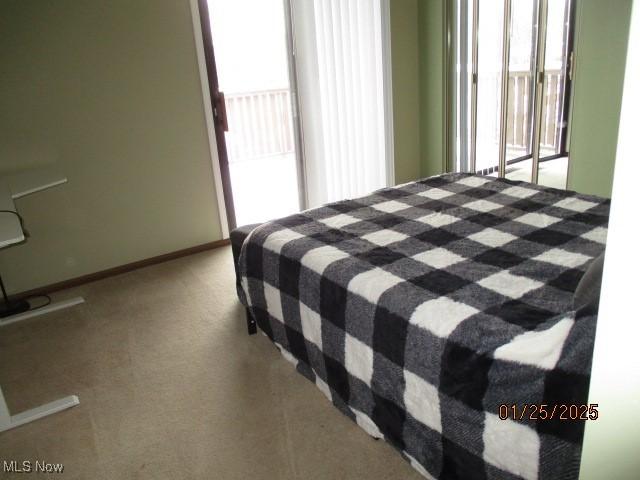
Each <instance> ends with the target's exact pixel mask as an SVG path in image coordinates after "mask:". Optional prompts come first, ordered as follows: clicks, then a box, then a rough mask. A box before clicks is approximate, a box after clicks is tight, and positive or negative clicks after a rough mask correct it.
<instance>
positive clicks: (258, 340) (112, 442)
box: [0, 247, 422, 480]
mask: <svg viewBox="0 0 640 480" xmlns="http://www.w3.org/2000/svg"><path fill="white" fill-rule="evenodd" d="M234 281H235V280H234V273H233V265H232V259H231V249H230V248H229V247H224V248H219V249H216V250H211V251H208V252H204V253H199V254H196V255H192V256H189V257H184V258H181V259H178V260H173V261H170V262H166V263H162V264H159V265H155V266H151V267H147V268H143V269H140V270H136V271H133V272H130V273H126V274H123V275H119V276H115V277H111V278H108V279H105V280H100V281H97V282H93V283H90V284H87V285H83V286H81V287H78V288H74V289H69V290H66V291H64V292H59V293H57V294H55V295H54V297H55V299H62V298H67V297H72V296H76V295H83V296H84V297H85V299H86V303H85V304H82V305H79V306H76V307H73V308H70V309H68V310H64V311H61V312H57V313H52V314H49V315H46V316H43V317H39V318H36V319H32V320H28V321H25V322H22V323H18V324H14V325H8V326H6V327H3V328H2V329H0V385H1V386H2V389H3V391H4V395H5V398H6V400H7V403H8V405H9V407H10V409H11V411H12V412H13V413H17V412H20V411H22V410H24V409H28V408H32V407H35V406H38V405H39V404H42V403H45V402H48V401H51V400H55V399H56V398H60V397H63V396H66V395H71V394H76V395H78V396H79V397H80V405H79V406H77V407H74V408H72V409H70V410H66V411H64V412H61V413H58V414H56V415H53V416H51V417H47V418H44V419H42V420H38V421H36V422H34V423H31V424H28V425H24V426H22V427H19V428H16V429H14V430H9V431H7V432H3V433H0V478H10V476H11V475H14V474H10V473H7V472H3V462H4V461H11V460H16V461H18V462H19V463H21V462H22V461H31V462H35V461H36V460H40V461H45V462H48V463H61V464H63V465H64V473H63V474H62V475H55V477H56V478H68V479H110V480H112V479H154V480H162V479H172V480H174V479H200V478H202V479H218V478H219V479H249V478H252V479H360V478H362V479H365V478H366V479H372V480H373V479H419V478H422V477H421V476H420V475H419V474H418V473H417V472H415V471H414V470H413V469H412V468H411V467H410V466H409V464H408V463H406V462H405V461H404V460H403V459H402V458H401V456H400V455H399V454H398V453H397V452H396V451H395V450H393V449H392V448H391V447H390V446H389V445H387V444H386V443H385V442H383V441H375V440H373V439H372V438H371V437H369V436H368V435H367V434H366V433H365V432H364V431H363V430H361V429H360V428H359V427H358V426H357V425H355V424H354V423H352V422H351V421H350V420H349V419H347V418H346V417H344V416H343V415H342V414H341V413H340V412H339V411H338V410H336V409H335V408H334V407H333V406H332V405H331V404H330V403H329V402H328V401H327V399H326V398H325V397H324V395H323V394H322V393H321V392H320V390H318V389H317V388H316V387H315V385H313V384H312V383H310V382H309V381H308V380H306V379H305V378H303V377H302V376H301V375H299V374H298V373H296V371H295V369H294V368H293V366H292V365H291V364H290V363H288V362H287V361H286V360H285V359H284V358H283V357H282V356H281V355H280V353H279V352H278V351H277V350H276V349H275V347H274V346H273V344H271V342H269V340H268V339H267V338H266V337H265V336H264V335H260V334H259V335H254V336H251V337H250V336H248V335H247V333H246V324H245V321H244V310H243V308H242V306H241V305H240V303H239V301H238V300H237V297H236V294H235V284H234ZM42 476H45V474H42ZM16 477H20V478H24V475H21V474H16ZM29 477H30V478H31V477H38V475H34V474H31V475H30V476H29ZM47 477H49V476H47Z"/></svg>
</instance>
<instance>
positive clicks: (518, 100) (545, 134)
mask: <svg viewBox="0 0 640 480" xmlns="http://www.w3.org/2000/svg"><path fill="white" fill-rule="evenodd" d="M531 82H532V78H531V72H530V71H520V72H510V73H509V103H508V110H507V149H508V150H509V152H510V154H512V155H509V156H518V155H517V153H518V152H521V154H522V155H526V154H527V153H530V152H529V145H530V144H531V134H532V128H531V121H532V119H533V115H531V111H530V109H531V107H532V105H531V103H532V102H531V93H532V91H533V89H532V84H531ZM563 83H564V78H563V73H562V71H561V70H547V72H546V73H545V83H544V85H545V88H544V97H543V101H542V125H541V131H540V149H541V150H543V151H544V152H557V151H559V147H560V135H561V133H562V129H561V128H558V126H559V125H558V124H559V122H562V108H563V95H562V85H563ZM547 154H548V153H547Z"/></svg>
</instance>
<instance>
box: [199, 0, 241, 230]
mask: <svg viewBox="0 0 640 480" xmlns="http://www.w3.org/2000/svg"><path fill="white" fill-rule="evenodd" d="M194 3H195V8H196V9H197V13H198V19H199V22H200V25H199V31H200V34H201V38H202V48H203V53H204V63H205V68H206V77H207V78H206V80H207V86H208V91H209V101H210V104H211V105H210V107H211V111H212V115H213V127H214V131H215V141H216V145H217V147H218V164H219V167H220V180H221V184H222V194H223V198H224V208H225V211H226V220H227V225H228V228H229V231H231V230H233V229H234V228H236V215H235V208H234V204H233V192H232V188H231V175H230V172H229V157H228V155H227V145H226V141H225V137H224V127H223V121H222V119H221V117H220V116H219V112H220V108H219V107H218V103H219V102H220V101H224V97H222V96H221V95H220V90H219V84H218V72H217V69H216V62H215V55H214V51H213V38H212V36H211V21H210V18H211V17H210V15H209V8H208V6H207V1H206V0H192V6H193V5H194ZM194 27H195V25H194ZM195 34H196V35H197V34H198V32H197V31H196V32H195Z"/></svg>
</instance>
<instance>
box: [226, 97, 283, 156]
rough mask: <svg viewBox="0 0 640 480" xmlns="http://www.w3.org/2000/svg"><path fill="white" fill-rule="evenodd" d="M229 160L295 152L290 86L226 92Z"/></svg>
mask: <svg viewBox="0 0 640 480" xmlns="http://www.w3.org/2000/svg"><path fill="white" fill-rule="evenodd" d="M225 97H226V98H225V99H226V106H227V119H228V123H229V131H228V132H227V134H226V141H227V153H228V155H229V162H230V163H234V162H237V161H242V160H251V159H256V158H261V157H268V156H273V155H285V154H289V153H293V151H294V140H293V121H292V118H291V96H290V92H289V90H288V89H280V90H264V91H257V92H242V93H237V94H227V95H226V96H225Z"/></svg>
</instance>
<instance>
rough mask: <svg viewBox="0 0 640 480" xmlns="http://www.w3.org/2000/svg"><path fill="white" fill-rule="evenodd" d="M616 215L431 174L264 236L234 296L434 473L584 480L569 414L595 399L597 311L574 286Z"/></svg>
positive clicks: (253, 247) (517, 189) (581, 202)
mask: <svg viewBox="0 0 640 480" xmlns="http://www.w3.org/2000/svg"><path fill="white" fill-rule="evenodd" d="M608 213H609V201H608V200H605V199H602V198H599V197H593V196H586V195H581V194H577V193H575V192H567V191H561V190H557V189H552V188H545V187H541V186H538V185H533V184H529V183H524V182H515V181H509V180H505V179H496V178H492V177H483V176H476V175H470V174H445V175H441V176H437V177H431V178H427V179H424V180H421V181H417V182H412V183H408V184H405V185H402V186H398V187H394V188H387V189H383V190H379V191H376V192H374V193H373V194H371V195H368V196H366V197H363V198H358V199H350V200H345V201H341V202H336V203H332V204H329V205H326V206H323V207H321V208H317V209H313V210H308V211H305V212H302V213H300V214H296V215H291V216H289V217H286V218H282V219H279V220H276V221H273V222H269V223H266V224H263V225H261V226H260V227H258V228H257V229H255V230H254V231H253V232H252V233H251V234H250V235H249V237H248V238H247V239H246V241H245V242H244V244H243V247H242V250H241V253H240V259H239V273H240V278H241V283H240V286H239V288H238V294H239V296H240V299H241V301H242V302H243V303H244V305H245V306H246V307H247V308H248V309H249V311H250V313H251V315H252V316H253V317H254V318H255V320H256V321H257V324H258V326H259V328H260V329H261V330H262V331H263V332H264V333H265V334H266V335H267V336H268V337H269V338H270V339H271V340H272V341H273V342H274V343H275V344H276V345H277V347H278V348H279V349H280V350H281V352H282V353H283V355H285V357H286V358H288V359H289V360H291V361H292V362H293V363H294V364H296V366H297V369H298V370H299V371H300V372H301V373H302V374H304V375H305V376H306V377H308V378H309V379H310V380H312V381H313V382H315V383H316V385H317V386H318V387H319V388H320V390H322V391H323V392H324V393H325V395H326V396H327V397H328V398H329V399H330V400H331V401H332V402H333V403H334V405H335V406H336V407H338V408H339V409H340V410H341V411H342V412H343V413H344V414H346V415H348V416H349V417H350V418H351V419H352V420H354V421H355V422H357V423H358V425H360V426H361V427H362V428H364V429H365V430H366V431H367V432H368V433H369V434H370V435H373V436H375V437H380V438H384V439H385V440H386V441H388V442H389V443H390V444H391V445H393V446H394V447H395V448H397V449H398V450H399V451H400V452H401V453H402V455H403V456H404V457H405V458H406V459H407V460H408V461H409V462H410V463H411V465H412V466H413V467H414V468H416V469H417V470H418V471H419V472H421V473H422V474H423V475H424V476H425V477H427V478H447V479H450V478H460V479H476V478H477V479H485V478H488V479H494V478H496V479H497V478H500V479H503V478H504V479H515V478H525V479H537V478H544V479H547V478H549V479H551V478H554V479H555V478H574V477H575V478H577V476H578V471H579V462H580V449H581V443H582V434H583V429H584V422H585V420H583V419H584V418H585V417H584V416H583V415H581V416H582V418H583V419H580V418H578V419H575V420H572V419H571V418H567V415H568V414H567V411H568V410H567V409H568V408H569V407H570V406H571V405H577V406H581V405H583V404H585V403H586V401H587V394H588V385H589V373H590V368H591V357H592V350H593V341H594V335H595V325H596V312H595V311H593V309H592V308H591V309H589V308H586V309H581V310H578V311H576V310H574V309H573V293H574V291H575V289H576V286H577V284H578V282H579V280H580V278H581V277H582V275H583V274H584V272H585V270H586V268H587V267H588V265H589V263H590V262H591V260H592V259H593V258H595V257H597V256H598V255H599V254H600V253H602V251H603V249H604V244H605V240H606V232H607V231H606V227H607V221H608ZM541 406H543V407H542V409H541V408H540V407H541ZM563 406H564V407H563ZM534 408H535V410H536V411H537V413H536V414H535V415H532V414H531V413H532V411H533V409H534ZM558 408H560V409H562V408H564V409H565V415H564V418H565V419H561V417H562V415H561V412H560V411H556V410H557V409H558ZM543 409H544V411H545V412H547V414H546V415H545V417H546V418H545V419H542V418H541V417H542V415H541V412H542V410H543ZM552 409H554V414H553V415H551V416H550V413H551V410H552Z"/></svg>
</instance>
